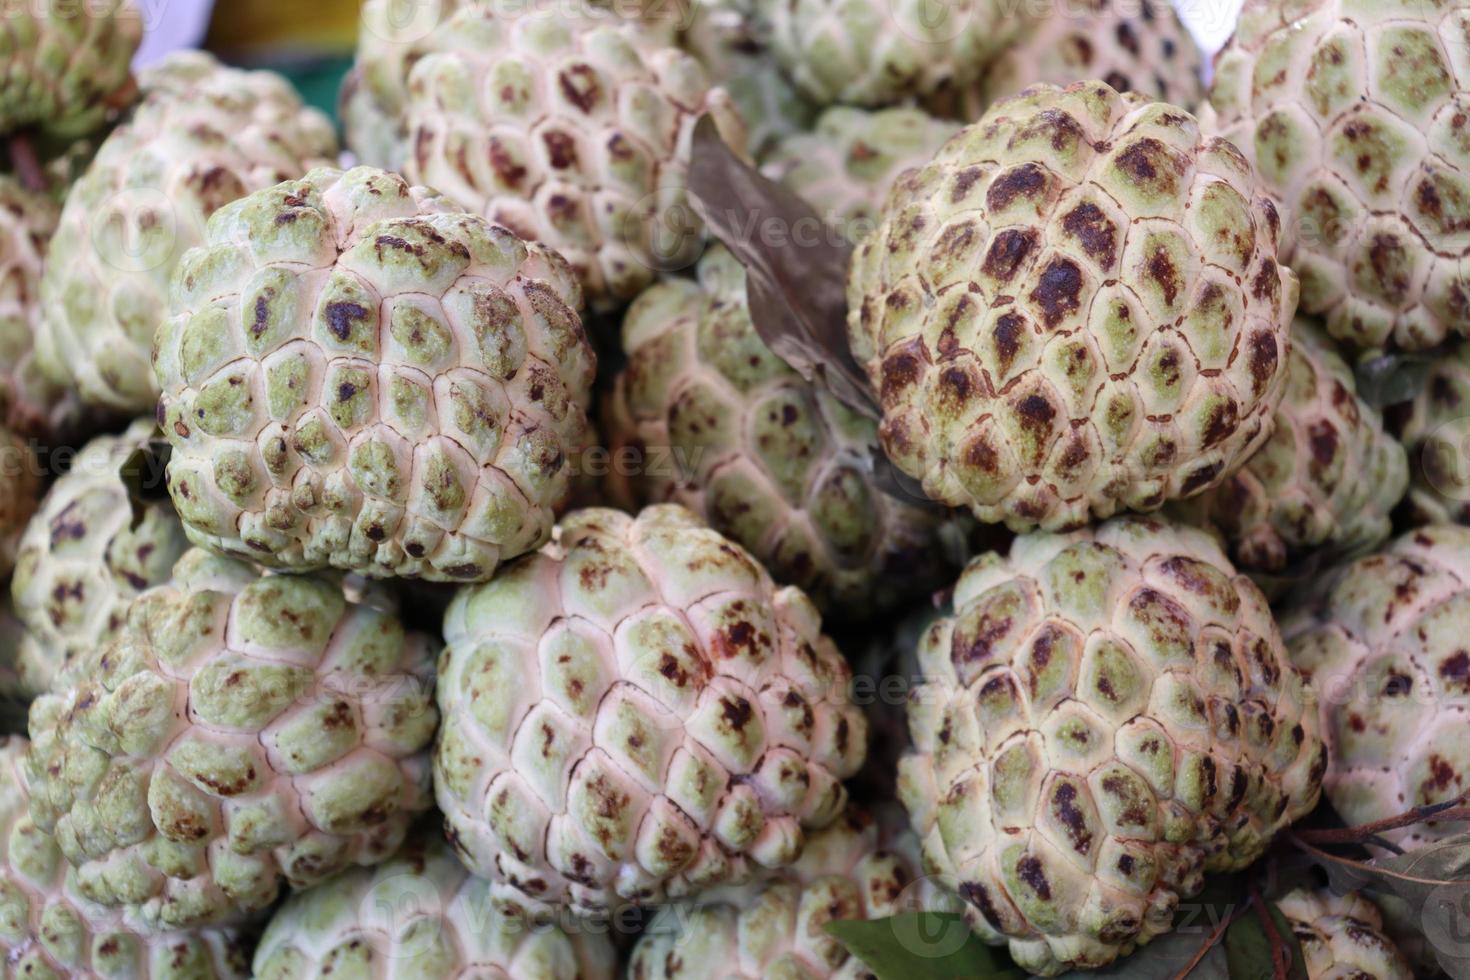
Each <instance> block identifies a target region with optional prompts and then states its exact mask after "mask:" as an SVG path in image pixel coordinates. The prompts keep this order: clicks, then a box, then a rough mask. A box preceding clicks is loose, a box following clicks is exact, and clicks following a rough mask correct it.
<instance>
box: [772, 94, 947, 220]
mask: <svg viewBox="0 0 1470 980" xmlns="http://www.w3.org/2000/svg"><path fill="white" fill-rule="evenodd" d="M959 129H960V127H959V126H958V125H957V124H955V123H952V122H948V121H946V120H941V119H935V118H934V117H933V116H930V115H929V114H928V113H926V112H924V111H923V110H922V109H911V108H904V109H880V110H878V111H876V112H870V111H867V110H864V109H854V108H851V107H849V106H835V107H833V108H831V109H828V110H827V111H826V112H824V113H822V116H821V118H820V119H818V120H817V124H816V126H815V127H814V128H813V129H812V131H811V132H809V133H799V134H797V135H795V136H791V137H788V138H787V139H784V140H782V141H781V142H780V143H779V144H778V145H777V146H776V149H775V150H774V151H773V152H772V153H771V154H770V157H769V159H768V162H767V164H766V170H767V172H768V173H770V174H771V175H772V176H774V177H775V178H777V179H778V180H780V182H781V183H782V184H783V185H784V186H785V187H787V188H789V189H790V190H793V191H795V192H796V193H797V194H798V195H800V196H801V197H802V198H803V199H804V200H805V201H806V202H807V203H808V204H810V205H811V206H812V207H813V208H815V209H816V211H817V213H818V214H820V215H822V217H823V218H825V219H826V221H827V224H828V225H830V226H831V227H833V228H835V229H836V230H837V231H838V232H839V233H840V234H841V235H842V237H843V238H845V239H847V240H848V241H850V242H852V243H853V244H857V243H858V242H860V241H862V239H863V238H865V237H867V235H868V234H869V233H870V232H872V231H873V230H874V229H875V228H877V226H878V215H879V212H880V211H881V210H882V208H883V202H884V201H885V200H886V199H887V197H888V192H889V191H890V190H892V189H893V185H894V183H895V182H897V181H898V180H899V179H900V178H901V177H903V175H904V174H906V173H908V172H909V171H911V170H917V169H918V168H919V167H922V166H924V165H925V164H926V163H928V162H929V161H930V160H932V159H933V158H934V154H935V153H937V152H939V148H940V147H941V146H943V145H944V143H945V141H946V140H948V139H949V138H950V137H951V136H953V135H954V134H955V133H957V132H959Z"/></svg>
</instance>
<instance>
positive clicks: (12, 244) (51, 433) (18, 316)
mask: <svg viewBox="0 0 1470 980" xmlns="http://www.w3.org/2000/svg"><path fill="white" fill-rule="evenodd" d="M59 212H60V208H59V207H57V205H56V203H55V202H54V201H52V199H51V197H50V195H48V194H46V193H33V192H31V191H28V190H26V189H25V188H24V187H23V186H22V185H21V183H20V182H19V181H18V180H15V179H14V178H11V177H8V176H0V283H4V287H3V289H0V425H6V426H8V427H9V428H10V429H11V430H12V431H14V432H17V433H20V434H21V435H25V436H34V437H36V438H38V439H44V440H47V441H48V442H49V441H54V440H56V439H58V438H65V437H66V436H69V435H71V434H72V433H73V431H74V430H75V429H76V428H77V427H78V426H79V425H80V424H81V423H82V421H83V415H84V413H83V411H82V408H81V403H80V402H79V401H78V399H77V397H76V395H75V393H74V392H71V391H68V390H67V389H66V388H65V387H63V386H61V385H58V384H56V383H55V382H53V381H51V380H50V379H49V378H47V377H46V376H45V375H44V374H43V373H42V371H41V369H40V365H39V364H38V363H37V358H36V354H35V345H36V331H37V330H39V329H40V320H41V302H40V294H41V271H42V269H43V267H44V262H45V258H46V253H47V248H48V245H49V244H50V241H51V236H52V234H53V233H54V232H55V231H56V222H57V218H58V216H59Z"/></svg>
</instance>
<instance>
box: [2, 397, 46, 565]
mask: <svg viewBox="0 0 1470 980" xmlns="http://www.w3.org/2000/svg"><path fill="white" fill-rule="evenodd" d="M41 475H42V474H41V462H40V460H38V459H37V458H36V451H35V448H34V447H33V446H32V444H31V441H30V440H29V439H26V438H25V437H23V436H20V435H17V434H16V433H14V432H12V431H10V430H9V429H7V428H5V427H4V426H3V425H0V582H3V581H4V580H5V578H6V576H8V575H9V574H10V572H11V570H12V569H13V568H15V558H16V552H17V551H19V550H20V537H21V534H22V533H24V531H25V529H26V523H27V522H28V521H30V519H31V515H32V514H34V513H35V512H36V507H37V506H38V505H39V503H40V499H41V482H42V481H41Z"/></svg>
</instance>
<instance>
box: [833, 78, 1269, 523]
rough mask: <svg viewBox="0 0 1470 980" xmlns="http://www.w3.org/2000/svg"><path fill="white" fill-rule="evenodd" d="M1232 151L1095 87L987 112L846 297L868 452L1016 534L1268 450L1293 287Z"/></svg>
mask: <svg viewBox="0 0 1470 980" xmlns="http://www.w3.org/2000/svg"><path fill="white" fill-rule="evenodd" d="M1278 231H1279V228H1278V225H1277V220H1276V211H1275V208H1274V207H1272V205H1271V204H1270V202H1269V201H1268V200H1267V199H1266V198H1265V197H1264V196H1262V195H1260V194H1259V193H1258V186H1257V183H1256V179H1255V177H1254V175H1253V174H1252V172H1251V168H1250V166H1249V164H1248V163H1247V162H1246V161H1245V159H1244V158H1243V157H1242V156H1241V154H1240V152H1239V151H1238V150H1236V149H1235V148H1234V147H1233V146H1231V145H1230V144H1229V143H1226V142H1224V141H1223V140H1219V139H1212V138H1209V137H1205V136H1202V135H1201V133H1200V129H1199V126H1198V125H1197V124H1196V123H1195V120H1194V118H1193V117H1192V116H1190V115H1189V114H1188V113H1186V112H1184V111H1182V110H1180V109H1178V108H1176V107H1174V106H1169V105H1165V104H1164V103H1161V102H1151V101H1149V100H1148V99H1146V98H1145V97H1143V96H1140V95H1137V94H1132V93H1130V94H1126V95H1120V94H1118V93H1117V92H1115V91H1114V90H1113V89H1112V88H1110V87H1109V86H1107V85H1106V84H1104V83H1102V82H1086V83H1082V84H1078V85H1073V86H1070V87H1068V88H1066V89H1058V88H1053V87H1051V86H1035V87H1033V88H1030V89H1027V90H1026V92H1025V93H1024V94H1023V95H1020V96H1016V97H1015V98H1013V99H1009V100H1006V101H1003V102H1000V103H997V104H996V105H995V106H994V107H993V108H992V109H991V110H990V111H989V112H987V113H986V115H985V116H984V118H982V119H981V120H980V121H979V122H978V123H976V124H975V125H973V126H970V127H968V128H966V129H965V130H963V131H962V132H961V133H959V134H958V135H956V136H955V137H954V138H952V139H951V140H950V141H949V142H947V143H946V144H945V145H944V147H943V148H942V149H941V150H940V151H939V153H938V155H937V156H936V157H935V158H934V160H933V161H932V162H930V163H929V164H927V165H926V166H924V167H922V168H921V169H919V170H917V171H914V172H913V173H911V174H908V175H907V176H905V177H904V178H903V179H901V180H899V182H898V183H897V185H896V186H895V187H894V189H893V190H892V192H890V194H889V196H888V200H887V202H886V204H885V205H884V208H883V212H882V215H881V219H880V224H879V227H878V229H877V231H876V232H875V233H874V234H873V235H871V236H869V237H868V238H867V239H866V240H865V241H864V242H863V244H862V245H861V246H859V248H858V251H857V254H856V255H855V256H854V259H853V263H852V269H851V274H850V278H849V280H848V308H849V313H848V328H849V335H850V338H851V341H852V348H853V353H854V354H855V356H856V357H857V359H858V362H859V363H860V364H863V365H864V366H865V367H866V368H867V370H868V374H869V377H870V379H871V381H872V384H873V387H874V389H875V390H876V391H877V393H878V396H879V400H880V403H881V408H882V412H883V422H882V426H881V428H880V430H879V434H880V437H881V439H882V443H883V448H884V450H885V452H887V454H888V456H889V458H890V459H892V460H893V462H894V463H895V465H897V466H898V468H899V469H901V470H903V471H904V472H905V473H907V474H909V475H910V476H912V477H913V478H915V479H916V480H919V481H920V482H921V483H922V485H923V487H924V490H925V492H926V493H927V494H928V495H929V496H930V497H932V498H933V499H935V500H938V501H940V502H942V503H945V504H948V505H950V506H956V507H958V506H964V507H969V508H970V509H971V510H972V511H973V512H974V514H975V516H976V517H977V518H979V519H980V520H982V521H985V522H990V523H998V522H1005V523H1006V524H1007V525H1009V526H1010V527H1011V528H1012V529H1013V530H1017V531H1023V530H1026V529H1030V528H1037V527H1039V528H1042V529H1044V530H1065V529H1069V528H1076V527H1081V526H1083V525H1085V524H1087V523H1088V522H1089V521H1091V520H1094V519H1097V518H1104V517H1108V516H1110V515H1112V514H1114V513H1116V512H1118V511H1121V510H1154V509H1157V508H1159V507H1162V506H1163V505H1164V504H1165V503H1166V502H1168V501H1169V500H1171V499H1175V498H1180V497H1187V496H1190V495H1192V494H1195V493H1199V492H1202V491H1203V490H1205V489H1207V488H1209V487H1210V486H1213V485H1214V484H1216V483H1218V482H1220V480H1222V479H1223V478H1224V477H1225V476H1227V475H1228V474H1229V473H1230V472H1232V471H1233V470H1235V469H1236V468H1238V467H1239V466H1240V465H1241V464H1242V463H1244V462H1245V461H1246V460H1247V459H1249V458H1250V457H1251V455H1252V454H1253V453H1254V452H1255V451H1256V450H1257V449H1258V448H1259V447H1260V446H1261V445H1262V444H1264V442H1265V440H1266V438H1267V437H1268V436H1269V435H1270V431H1271V419H1272V416H1273V414H1274V413H1275V410H1276V406H1277V404H1278V403H1279V402H1280V401H1281V396H1282V394H1283V392H1284V391H1285V387H1286V367H1287V354H1288V352H1289V347H1290V326H1291V319H1292V314H1293V312H1294V310H1295V307H1296V277H1295V276H1293V275H1292V273H1291V272H1290V270H1288V269H1287V268H1286V267H1285V266H1283V265H1281V264H1280V263H1279V262H1278V261H1277V256H1276V236H1277V233H1278Z"/></svg>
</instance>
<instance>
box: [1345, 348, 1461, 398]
mask: <svg viewBox="0 0 1470 980" xmlns="http://www.w3.org/2000/svg"><path fill="white" fill-rule="evenodd" d="M1443 356H1444V355H1443V354H1441V353H1436V352H1434V351H1426V352H1421V353H1413V354H1409V353H1401V352H1394V353H1392V354H1379V355H1378V356H1376V357H1369V358H1365V359H1363V360H1361V361H1359V362H1358V364H1357V367H1356V369H1355V370H1354V374H1355V375H1356V381H1357V388H1358V394H1359V395H1360V396H1361V397H1362V399H1363V400H1364V401H1366V402H1367V403H1368V404H1369V405H1372V406H1373V407H1374V408H1380V409H1381V408H1385V407H1387V406H1389V405H1398V404H1400V403H1402V402H1407V401H1413V400H1414V398H1416V397H1417V396H1418V394H1419V392H1420V390H1422V389H1423V387H1424V383H1425V381H1427V380H1428V378H1429V372H1430V370H1431V369H1432V368H1433V367H1434V365H1435V363H1436V362H1437V361H1438V360H1440V359H1442V358H1443Z"/></svg>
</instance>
